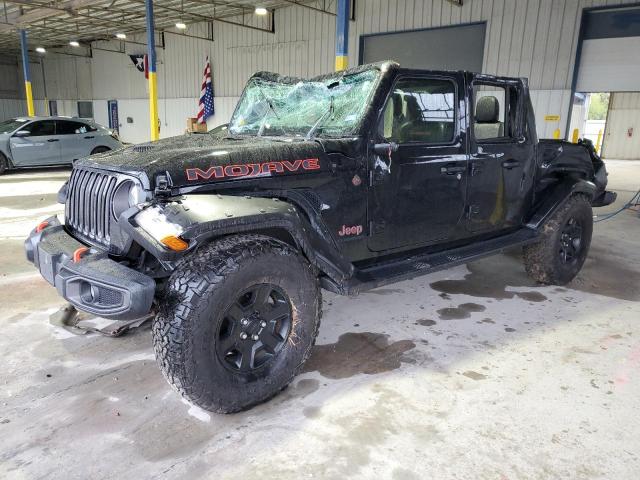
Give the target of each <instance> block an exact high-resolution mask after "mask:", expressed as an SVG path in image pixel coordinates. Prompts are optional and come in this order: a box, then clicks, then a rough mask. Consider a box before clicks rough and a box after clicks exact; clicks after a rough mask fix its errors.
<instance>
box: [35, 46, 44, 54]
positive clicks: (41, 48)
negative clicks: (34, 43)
mask: <svg viewBox="0 0 640 480" xmlns="http://www.w3.org/2000/svg"><path fill="white" fill-rule="evenodd" d="M36 52H38V53H45V52H46V50H45V49H44V47H37V48H36Z"/></svg>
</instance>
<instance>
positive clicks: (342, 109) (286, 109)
mask: <svg viewBox="0 0 640 480" xmlns="http://www.w3.org/2000/svg"><path fill="white" fill-rule="evenodd" d="M378 75H379V72H378V71H377V70H367V71H365V72H361V73H357V74H353V75H348V76H344V77H341V76H336V77H331V78H327V79H324V80H322V81H300V82H298V83H284V82H276V81H271V80H265V79H261V78H252V79H251V80H249V83H248V84H247V87H246V88H245V91H244V93H243V95H242V98H240V101H239V102H238V107H237V108H236V111H235V113H234V115H233V118H232V119H231V122H230V124H229V131H230V132H231V133H232V134H236V135H264V136H298V137H307V136H308V137H312V136H333V137H336V136H344V135H350V134H353V133H354V131H355V129H356V128H357V126H358V124H359V123H360V121H361V120H362V116H363V115H364V111H365V109H366V107H367V104H368V103H369V101H370V97H371V94H372V92H373V90H374V87H375V83H376V80H377V78H378Z"/></svg>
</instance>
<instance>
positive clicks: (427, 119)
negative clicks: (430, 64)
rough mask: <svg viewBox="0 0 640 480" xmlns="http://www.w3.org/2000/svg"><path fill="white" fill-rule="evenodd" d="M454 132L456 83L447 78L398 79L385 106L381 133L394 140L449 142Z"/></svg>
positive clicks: (400, 141)
mask: <svg viewBox="0 0 640 480" xmlns="http://www.w3.org/2000/svg"><path fill="white" fill-rule="evenodd" d="M454 132H455V86H454V83H453V82H452V81H450V80H440V79H426V78H422V79H416V78H413V79H401V80H399V81H398V82H397V83H396V85H395V87H394V89H393V92H392V93H391V96H390V97H389V99H388V101H387V105H386V106H385V109H384V112H383V117H382V124H381V133H382V135H383V137H384V138H385V139H387V140H389V141H394V142H397V143H411V142H419V143H433V144H439V143H450V142H452V141H453V137H454Z"/></svg>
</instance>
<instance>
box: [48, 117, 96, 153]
mask: <svg viewBox="0 0 640 480" xmlns="http://www.w3.org/2000/svg"><path fill="white" fill-rule="evenodd" d="M56 134H57V136H58V138H59V139H60V156H61V161H62V162H63V163H71V162H72V161H73V160H76V159H78V158H82V157H86V156H87V155H90V154H91V151H92V150H93V148H94V147H95V143H96V132H95V128H93V127H91V126H89V125H88V124H86V123H84V122H78V121H75V120H56Z"/></svg>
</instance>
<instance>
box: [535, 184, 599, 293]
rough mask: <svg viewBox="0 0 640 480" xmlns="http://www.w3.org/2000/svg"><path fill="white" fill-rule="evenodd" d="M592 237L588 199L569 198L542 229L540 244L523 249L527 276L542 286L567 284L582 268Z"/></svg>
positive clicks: (580, 196) (591, 216) (578, 196)
mask: <svg viewBox="0 0 640 480" xmlns="http://www.w3.org/2000/svg"><path fill="white" fill-rule="evenodd" d="M592 233H593V213H592V210H591V203H590V201H589V198H588V197H587V196H586V195H581V194H576V195H573V196H571V197H570V198H569V199H568V200H567V201H566V202H565V203H564V205H562V206H561V207H560V208H559V209H558V210H557V211H556V212H555V213H554V214H553V215H552V216H551V218H550V219H549V220H548V221H547V223H546V224H545V225H544V227H543V229H542V234H541V239H540V241H539V242H536V243H534V244H532V245H527V246H525V247H524V249H523V253H524V266H525V269H526V271H527V274H528V275H529V276H530V277H531V278H532V279H534V280H536V281H537V282H540V283H543V284H548V285H549V284H550V285H565V284H567V283H569V282H570V281H571V280H573V279H574V278H575V276H576V275H577V274H578V272H579V271H580V269H581V268H582V266H583V265H584V261H585V259H586V258H587V253H588V252H589V246H590V244H591V235H592Z"/></svg>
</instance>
